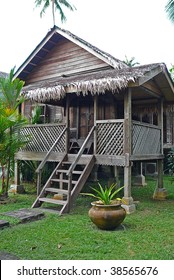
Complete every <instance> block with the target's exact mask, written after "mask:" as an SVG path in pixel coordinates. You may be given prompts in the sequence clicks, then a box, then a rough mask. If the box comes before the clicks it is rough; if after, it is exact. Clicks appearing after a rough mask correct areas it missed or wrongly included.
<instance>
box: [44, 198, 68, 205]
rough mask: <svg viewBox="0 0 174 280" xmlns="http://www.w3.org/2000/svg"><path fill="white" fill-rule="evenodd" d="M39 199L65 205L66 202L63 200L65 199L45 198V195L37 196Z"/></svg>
mask: <svg viewBox="0 0 174 280" xmlns="http://www.w3.org/2000/svg"><path fill="white" fill-rule="evenodd" d="M39 201H42V202H48V203H53V204H59V205H60V204H61V205H65V204H66V203H67V201H65V200H58V199H53V198H47V197H41V198H39Z"/></svg>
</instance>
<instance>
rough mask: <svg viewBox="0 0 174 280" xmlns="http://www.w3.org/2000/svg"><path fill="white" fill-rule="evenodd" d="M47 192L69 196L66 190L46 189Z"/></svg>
mask: <svg viewBox="0 0 174 280" xmlns="http://www.w3.org/2000/svg"><path fill="white" fill-rule="evenodd" d="M45 191H46V192H51V193H60V194H68V191H67V190H64V189H56V188H46V189H45Z"/></svg>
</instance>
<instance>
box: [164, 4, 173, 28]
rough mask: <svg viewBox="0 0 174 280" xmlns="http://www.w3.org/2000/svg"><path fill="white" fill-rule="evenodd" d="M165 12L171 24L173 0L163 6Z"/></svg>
mask: <svg viewBox="0 0 174 280" xmlns="http://www.w3.org/2000/svg"><path fill="white" fill-rule="evenodd" d="M165 10H166V13H167V15H168V17H169V19H170V20H171V22H173V23H174V0H169V1H168V3H167V4H166V6H165Z"/></svg>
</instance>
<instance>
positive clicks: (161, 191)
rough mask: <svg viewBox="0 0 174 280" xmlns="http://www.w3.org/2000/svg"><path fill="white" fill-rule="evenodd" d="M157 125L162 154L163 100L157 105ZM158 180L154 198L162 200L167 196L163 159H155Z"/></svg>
mask: <svg viewBox="0 0 174 280" xmlns="http://www.w3.org/2000/svg"><path fill="white" fill-rule="evenodd" d="M158 126H159V127H160V128H161V154H163V100H162V99H161V100H160V102H159V105H158ZM157 173H158V180H157V186H156V189H155V191H154V194H153V198H154V199H156V200H164V199H165V198H166V197H167V191H166V189H165V188H164V186H163V159H158V160H157Z"/></svg>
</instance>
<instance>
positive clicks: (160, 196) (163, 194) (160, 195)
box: [153, 188, 167, 200]
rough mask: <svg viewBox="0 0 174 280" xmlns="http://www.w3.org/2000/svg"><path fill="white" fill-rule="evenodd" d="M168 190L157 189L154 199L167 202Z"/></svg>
mask: <svg viewBox="0 0 174 280" xmlns="http://www.w3.org/2000/svg"><path fill="white" fill-rule="evenodd" d="M166 198H167V190H166V189H165V188H156V190H155V191H154V194H153V199H155V200H166Z"/></svg>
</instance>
